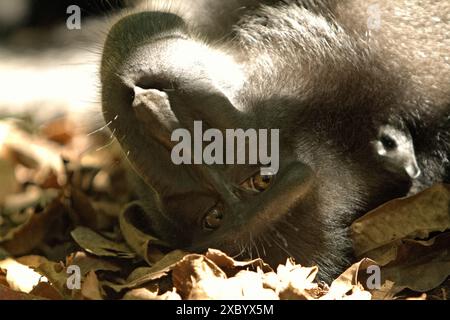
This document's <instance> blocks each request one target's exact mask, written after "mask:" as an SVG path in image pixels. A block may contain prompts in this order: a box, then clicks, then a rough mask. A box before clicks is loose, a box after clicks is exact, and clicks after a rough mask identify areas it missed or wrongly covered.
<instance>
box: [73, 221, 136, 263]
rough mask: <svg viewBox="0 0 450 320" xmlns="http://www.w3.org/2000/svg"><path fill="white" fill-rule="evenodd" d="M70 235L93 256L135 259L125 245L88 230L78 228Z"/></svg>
mask: <svg viewBox="0 0 450 320" xmlns="http://www.w3.org/2000/svg"><path fill="white" fill-rule="evenodd" d="M71 235H72V237H73V239H74V240H75V241H76V242H77V243H78V245H79V246H80V247H81V248H83V249H84V250H86V251H87V252H89V253H91V254H93V255H96V256H99V257H114V258H121V259H134V258H135V257H136V255H135V254H134V253H133V252H132V251H131V250H130V248H128V246H127V245H126V244H124V243H117V242H114V241H111V240H108V239H106V238H104V237H102V236H100V235H99V234H98V233H96V232H94V231H92V230H90V229H88V228H85V227H78V228H76V229H75V230H73V231H72V232H71Z"/></svg>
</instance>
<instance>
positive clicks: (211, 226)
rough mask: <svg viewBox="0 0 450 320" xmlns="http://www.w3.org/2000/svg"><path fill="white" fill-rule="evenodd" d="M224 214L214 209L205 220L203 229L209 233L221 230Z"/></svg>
mask: <svg viewBox="0 0 450 320" xmlns="http://www.w3.org/2000/svg"><path fill="white" fill-rule="evenodd" d="M222 220H223V214H222V212H221V211H220V210H219V209H218V208H217V207H214V208H212V209H211V210H209V212H208V213H207V214H206V215H205V217H204V218H203V222H202V223H203V229H205V230H208V231H214V230H217V229H219V228H220V226H221V225H222Z"/></svg>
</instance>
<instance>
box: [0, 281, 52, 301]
mask: <svg viewBox="0 0 450 320" xmlns="http://www.w3.org/2000/svg"><path fill="white" fill-rule="evenodd" d="M0 300H44V299H43V298H40V297H37V296H33V295H31V294H26V293H23V292H18V291H15V290H13V289H11V288H8V287H6V286H4V285H2V284H0Z"/></svg>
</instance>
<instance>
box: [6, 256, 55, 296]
mask: <svg viewBox="0 0 450 320" xmlns="http://www.w3.org/2000/svg"><path fill="white" fill-rule="evenodd" d="M0 269H2V270H4V271H6V281H7V283H8V285H9V287H10V288H11V289H13V290H16V291H19V292H25V293H30V292H31V291H32V290H33V288H34V287H35V286H36V285H37V284H38V283H39V282H47V281H48V280H47V279H46V278H44V277H43V276H42V275H41V274H39V273H37V272H36V271H34V270H33V269H32V268H30V267H28V266H26V265H23V264H21V263H19V262H17V261H15V260H13V259H11V258H8V259H6V260H3V261H0Z"/></svg>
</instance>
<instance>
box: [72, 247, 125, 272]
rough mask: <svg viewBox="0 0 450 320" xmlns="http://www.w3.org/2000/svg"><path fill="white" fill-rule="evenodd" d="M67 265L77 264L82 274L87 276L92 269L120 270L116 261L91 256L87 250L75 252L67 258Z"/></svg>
mask: <svg viewBox="0 0 450 320" xmlns="http://www.w3.org/2000/svg"><path fill="white" fill-rule="evenodd" d="M66 266H77V267H79V268H80V272H81V275H83V276H85V275H86V274H88V273H89V272H90V271H113V272H116V271H120V267H119V266H118V265H116V264H115V263H113V262H111V261H108V260H103V259H99V258H97V257H94V256H90V255H88V254H86V253H85V252H75V253H73V254H71V255H70V256H68V257H67V258H66Z"/></svg>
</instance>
